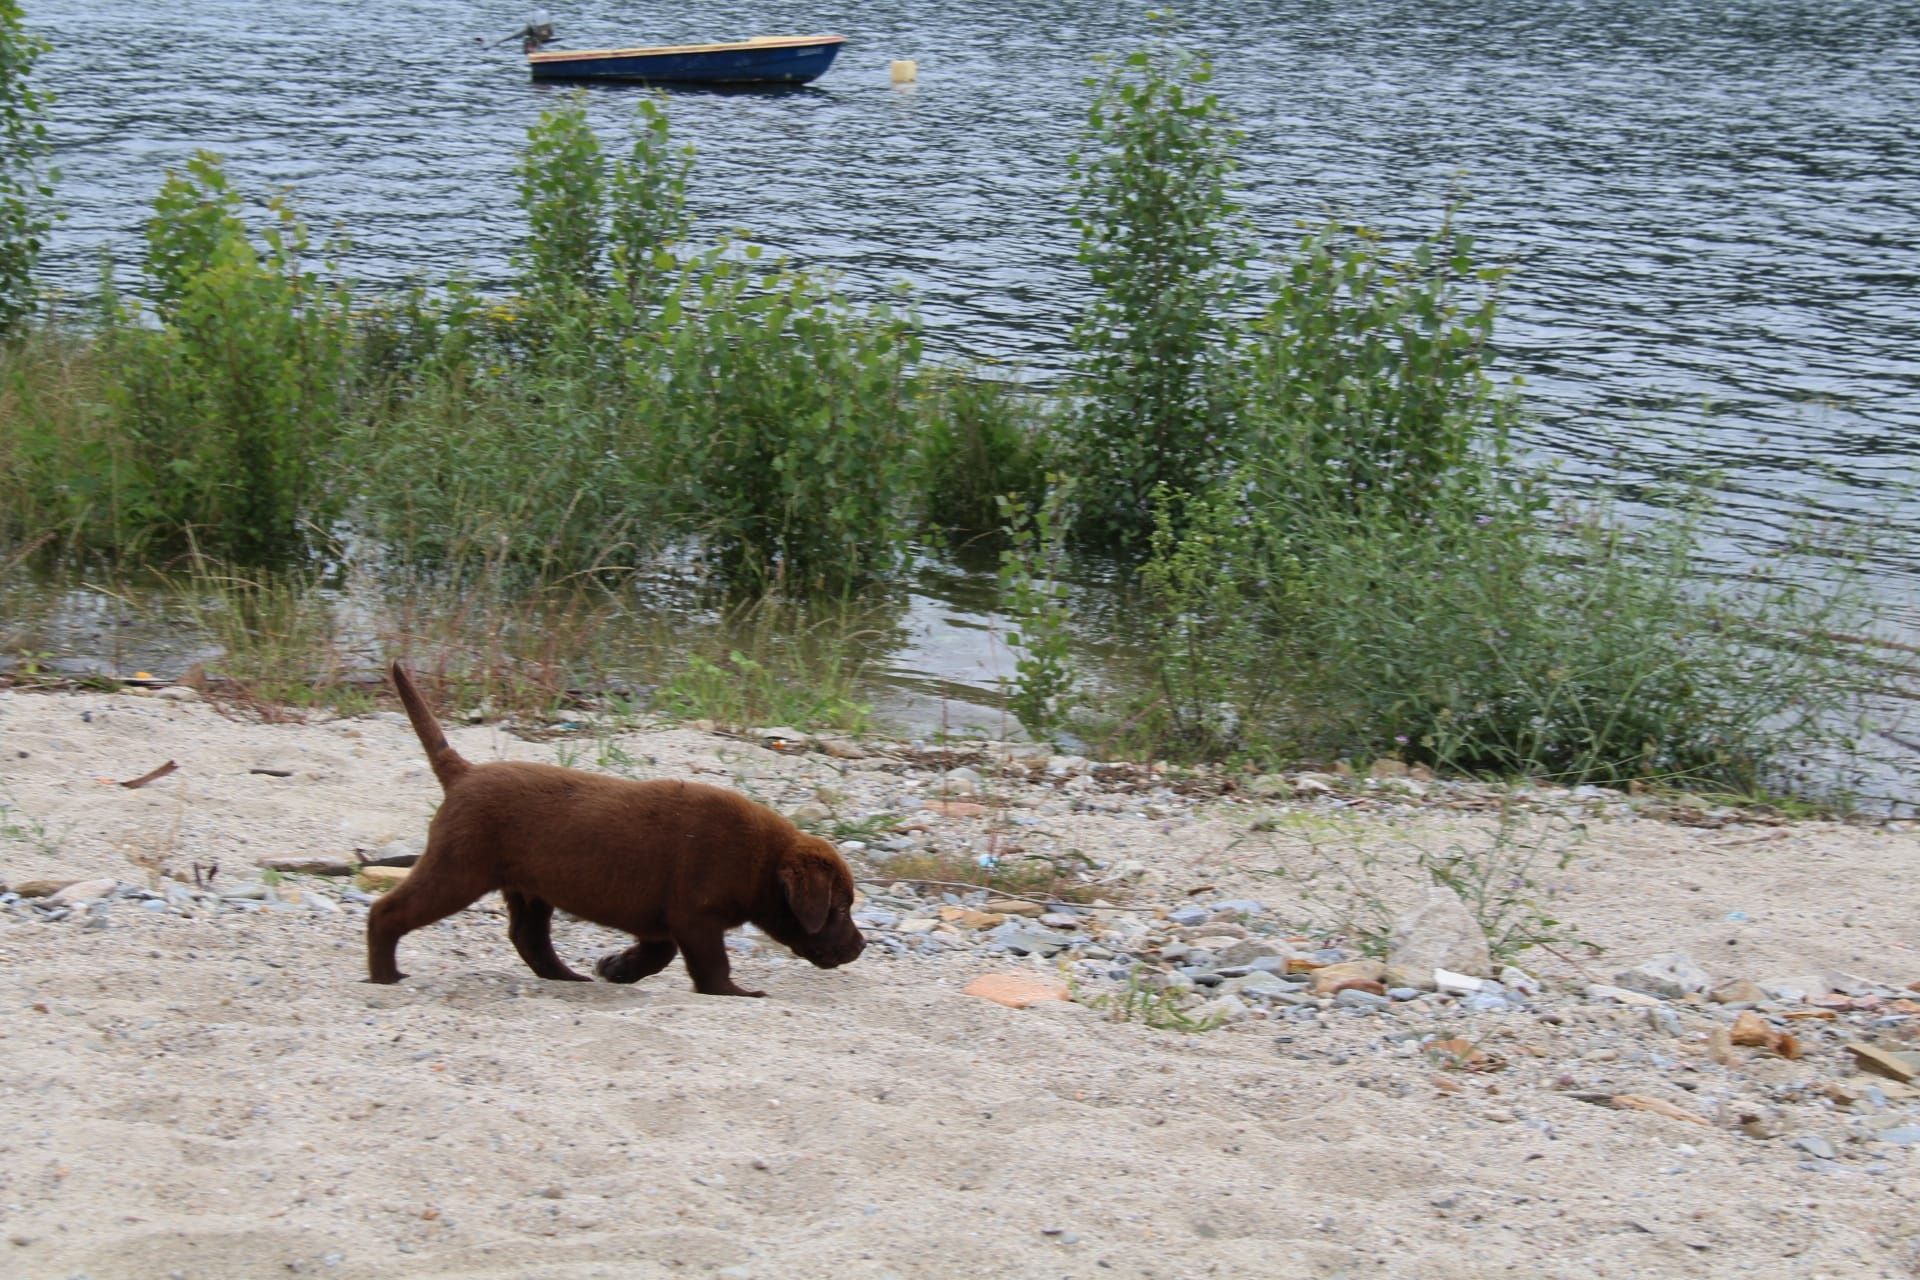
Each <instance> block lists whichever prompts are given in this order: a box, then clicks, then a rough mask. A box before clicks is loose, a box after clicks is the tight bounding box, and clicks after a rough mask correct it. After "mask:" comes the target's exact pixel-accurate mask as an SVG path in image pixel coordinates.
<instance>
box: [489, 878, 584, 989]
mask: <svg viewBox="0 0 1920 1280" xmlns="http://www.w3.org/2000/svg"><path fill="white" fill-rule="evenodd" d="M500 896H501V897H503V898H505V899H506V900H507V937H509V938H511V939H512V940H513V949H514V950H515V951H518V952H519V953H520V958H521V959H522V960H525V961H526V962H527V968H529V969H531V970H533V971H534V973H536V974H537V975H539V976H540V977H542V978H546V979H547V980H549V981H551V982H592V981H593V979H592V978H589V977H587V976H586V975H585V974H583V973H575V972H574V971H573V970H571V969H569V968H567V966H566V965H565V964H564V963H563V962H562V961H561V959H560V957H559V956H557V955H555V954H554V953H553V904H552V903H551V902H548V901H546V900H545V899H542V898H530V897H528V896H527V895H526V894H524V893H521V892H519V891H518V890H515V889H503V890H501V893H500Z"/></svg>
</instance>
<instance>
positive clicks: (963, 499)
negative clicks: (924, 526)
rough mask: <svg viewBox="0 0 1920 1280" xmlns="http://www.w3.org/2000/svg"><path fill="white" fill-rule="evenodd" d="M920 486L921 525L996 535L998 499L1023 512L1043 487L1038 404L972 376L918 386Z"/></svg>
mask: <svg viewBox="0 0 1920 1280" xmlns="http://www.w3.org/2000/svg"><path fill="white" fill-rule="evenodd" d="M916 390H917V397H916V398H917V401H918V406H919V410H920V422H921V427H920V456H919V465H920V480H919V489H920V492H921V493H922V495H924V498H923V500H924V502H925V512H926V517H925V518H926V520H927V522H928V523H929V524H931V525H932V526H933V527H934V528H936V529H940V530H943V531H947V532H951V533H968V534H977V533H986V532H990V531H993V530H996V529H998V528H999V527H1000V519H1001V510H1000V499H1001V498H1003V497H1007V496H1012V497H1016V498H1018V499H1020V500H1021V501H1022V502H1025V503H1029V504H1031V503H1032V502H1035V501H1037V500H1038V499H1039V497H1040V493H1041V489H1042V487H1043V481H1042V475H1041V467H1042V463H1041V457H1040V454H1041V444H1042V437H1043V432H1044V430H1045V423H1046V418H1045V416H1044V410H1043V406H1042V402H1041V401H1040V400H1039V398H1038V397H1037V396H1035V395H1033V394H1032V393H1030V392H1027V391H1024V390H1022V389H1021V388H1019V387H1016V386H1014V385H1013V384H1011V383H1007V382H1003V381H999V380H997V379H992V378H986V377H982V376H979V375H978V374H977V373H976V372H975V371H972V370H960V369H943V370H936V371H934V372H931V373H928V374H924V375H922V377H921V378H920V379H919V381H918V386H917V388H916Z"/></svg>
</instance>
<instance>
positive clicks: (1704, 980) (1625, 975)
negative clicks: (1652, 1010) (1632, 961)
mask: <svg viewBox="0 0 1920 1280" xmlns="http://www.w3.org/2000/svg"><path fill="white" fill-rule="evenodd" d="M1613 981H1614V984H1615V985H1616V986H1621V987H1625V988H1626V989H1627V990H1628V991H1639V992H1643V993H1645V994H1647V995H1650V996H1659V997H1661V998H1662V999H1666V1000H1678V999H1680V998H1682V997H1683V996H1686V995H1689V994H1691V993H1693V992H1696V991H1699V992H1704V991H1706V990H1707V989H1708V988H1709V987H1711V986H1713V975H1712V974H1710V973H1708V972H1707V971H1706V970H1705V969H1702V968H1701V967H1700V966H1699V965H1697V964H1695V963H1694V962H1693V960H1692V959H1691V958H1690V957H1689V956H1687V955H1685V954H1683V953H1681V952H1678V951H1669V952H1666V953H1665V954H1663V955H1657V956H1653V957H1651V958H1649V959H1647V960H1643V961H1641V962H1640V963H1639V964H1637V965H1635V966H1633V968H1631V969H1625V970H1622V971H1621V972H1619V973H1617V974H1615V975H1614V978H1613Z"/></svg>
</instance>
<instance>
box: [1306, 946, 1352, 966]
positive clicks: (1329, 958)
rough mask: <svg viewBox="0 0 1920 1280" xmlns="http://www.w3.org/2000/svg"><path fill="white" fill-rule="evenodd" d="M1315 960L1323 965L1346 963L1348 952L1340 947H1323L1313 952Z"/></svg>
mask: <svg viewBox="0 0 1920 1280" xmlns="http://www.w3.org/2000/svg"><path fill="white" fill-rule="evenodd" d="M1313 962H1314V963H1315V964H1321V965H1326V964H1345V963H1346V962H1347V953H1346V952H1344V951H1342V950H1341V949H1340V948H1338V947H1321V948H1320V949H1319V950H1318V951H1316V952H1314V953H1313Z"/></svg>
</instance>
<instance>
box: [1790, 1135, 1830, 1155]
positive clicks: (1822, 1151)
mask: <svg viewBox="0 0 1920 1280" xmlns="http://www.w3.org/2000/svg"><path fill="white" fill-rule="evenodd" d="M1793 1145H1794V1146H1796V1147H1798V1148H1800V1149H1801V1150H1802V1151H1804V1152H1806V1153H1807V1154H1808V1155H1810V1156H1812V1157H1813V1158H1814V1159H1816V1160H1831V1159H1833V1158H1834V1156H1835V1155H1836V1154H1838V1153H1836V1152H1835V1151H1834V1149H1833V1144H1832V1143H1831V1142H1828V1141H1827V1140H1826V1139H1825V1138H1822V1137H1820V1136H1819V1135H1818V1134H1813V1133H1803V1134H1801V1135H1800V1136H1799V1137H1797V1138H1795V1139H1794V1140H1793Z"/></svg>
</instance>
